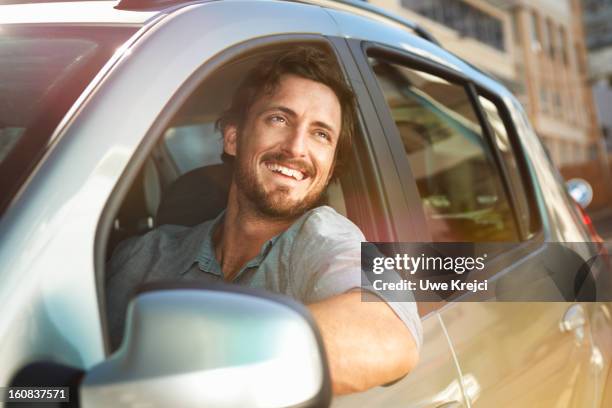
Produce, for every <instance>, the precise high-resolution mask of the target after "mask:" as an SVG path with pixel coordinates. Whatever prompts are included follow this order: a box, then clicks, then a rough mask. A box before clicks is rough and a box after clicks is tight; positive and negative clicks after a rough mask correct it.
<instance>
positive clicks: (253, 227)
mask: <svg viewBox="0 0 612 408" xmlns="http://www.w3.org/2000/svg"><path fill="white" fill-rule="evenodd" d="M232 190H233V189H232ZM294 221H295V220H294V219H277V218H271V217H265V216H263V215H261V214H259V213H258V211H257V210H256V209H253V208H251V207H249V206H248V205H245V204H242V205H241V203H239V201H238V197H237V196H236V191H235V190H234V191H231V190H230V195H229V197H228V205H227V209H226V211H225V216H224V219H223V223H222V224H221V225H219V226H218V227H217V228H216V230H215V231H214V235H213V243H214V247H215V257H216V258H217V261H218V262H219V265H220V266H221V270H222V271H223V279H224V280H226V281H232V280H233V279H234V278H235V277H236V275H237V274H238V272H239V271H240V270H241V269H242V267H244V265H245V264H246V263H247V262H248V261H250V260H251V259H253V258H255V257H256V256H257V255H258V254H259V252H260V251H261V248H262V246H263V245H264V244H265V243H266V242H267V241H269V240H270V239H271V238H273V237H275V236H276V235H278V234H280V233H282V232H284V231H285V230H287V228H289V227H290V226H291V224H293V222H294Z"/></svg>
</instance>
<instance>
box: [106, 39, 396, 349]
mask: <svg viewBox="0 0 612 408" xmlns="http://www.w3.org/2000/svg"><path fill="white" fill-rule="evenodd" d="M295 43H300V44H309V43H311V44H318V45H321V44H324V45H325V46H327V47H328V48H329V49H330V50H331V51H332V52H333V53H334V55H335V56H336V60H337V63H338V65H339V67H340V69H341V70H343V73H344V75H345V79H346V81H347V84H349V85H351V86H354V85H355V83H354V81H353V80H351V78H350V76H351V73H354V72H352V71H354V70H355V67H354V66H351V64H354V62H353V60H352V58H351V59H348V60H347V55H350V54H349V51H348V48H347V46H346V43H345V42H344V40H343V39H341V38H337V37H333V36H325V35H320V34H273V35H269V36H265V37H259V38H254V39H251V40H249V41H246V42H243V43H240V44H236V45H230V46H228V47H227V48H226V49H224V50H223V51H222V52H221V53H219V54H217V55H215V56H214V57H213V58H210V59H208V60H206V61H203V62H202V64H201V65H200V67H199V68H198V69H197V70H195V71H194V72H193V73H192V74H191V75H190V76H189V77H188V78H185V80H184V81H183V83H182V85H181V87H180V88H179V89H178V90H177V91H176V92H175V94H174V95H173V96H172V98H170V99H169V100H168V101H167V102H166V104H165V106H164V109H163V110H162V111H161V112H160V114H159V115H158V116H157V118H156V119H155V121H154V122H153V124H152V125H151V126H150V127H149V129H148V131H147V132H146V134H145V135H144V136H143V137H142V139H141V141H140V143H139V144H138V146H137V148H136V149H135V151H134V153H133V154H132V156H131V158H130V160H129V162H128V164H127V165H126V167H125V169H124V171H123V173H122V174H121V177H120V178H119V181H118V182H117V184H116V185H115V186H114V187H113V190H112V192H111V194H110V196H109V198H108V200H107V201H106V203H105V205H104V208H103V210H102V212H101V214H100V217H99V221H98V225H97V229H96V235H95V241H94V273H95V280H96V291H97V296H98V303H99V310H100V321H101V326H102V330H101V331H102V336H103V339H102V340H103V343H104V348H105V354H106V356H107V357H108V355H109V353H110V338H109V332H108V323H107V316H106V305H105V302H106V285H105V278H106V251H107V244H108V242H109V238H110V237H111V233H112V225H113V221H114V218H115V217H116V215H117V214H118V212H119V210H120V208H121V205H122V202H123V200H124V198H125V197H126V196H127V194H128V192H129V191H130V189H131V188H132V187H133V185H134V182H135V180H136V177H137V175H138V173H139V172H140V171H141V169H142V168H143V166H144V165H145V162H146V160H147V159H149V158H150V157H152V155H153V154H154V152H155V149H156V148H157V147H158V145H159V142H160V140H162V138H163V135H164V132H165V130H166V129H167V128H168V126H169V125H170V124H171V123H172V121H173V119H174V118H175V116H176V114H177V112H178V111H179V110H180V109H181V107H182V106H183V105H184V104H185V102H187V101H188V100H189V98H190V97H191V96H192V95H193V93H194V91H196V90H197V88H198V87H199V86H200V85H201V84H202V82H203V81H205V80H206V79H207V78H209V77H210V75H212V74H214V73H215V72H216V71H217V70H218V69H220V68H221V69H222V67H223V66H224V65H225V64H226V63H228V62H229V61H232V60H234V59H235V58H239V57H241V56H244V55H246V54H248V53H256V52H257V51H258V50H264V49H269V48H270V47H271V46H274V45H281V44H282V45H286V44H295ZM357 86H359V83H357ZM360 91H361V92H363V89H360ZM355 92H358V90H355ZM356 106H357V112H356V116H357V119H358V121H357V127H358V128H359V131H357V132H356V135H355V139H354V143H353V147H352V153H353V159H355V160H353V162H354V163H353V164H352V165H351V168H350V169H349V171H347V172H346V174H344V175H343V176H342V177H341V178H340V181H341V185H342V189H343V192H345V202H346V207H347V211H348V215H349V218H351V219H352V220H353V221H354V222H355V223H356V224H357V225H358V226H359V227H360V228H361V229H362V231H363V232H364V234H365V235H366V236H368V234H370V236H372V234H374V235H373V237H374V238H380V236H379V235H376V232H377V231H376V228H375V226H376V218H375V217H374V216H373V214H375V210H376V209H378V208H382V209H387V206H386V205H385V203H384V201H385V199H384V197H381V195H380V192H379V191H377V193H376V194H373V195H372V197H369V195H368V194H364V192H366V193H367V192H368V188H369V187H370V186H371V185H372V184H371V182H369V181H368V177H367V174H366V173H367V172H368V168H369V167H370V166H371V164H372V160H371V154H369V153H371V150H369V147H368V146H367V145H364V144H363V143H362V140H361V139H363V138H362V137H360V136H362V135H363V136H366V135H367V134H368V131H367V129H366V128H365V123H366V122H367V119H368V118H367V117H364V116H363V113H362V112H361V111H360V105H359V103H356ZM366 143H367V142H366ZM351 170H357V171H358V173H357V174H351ZM387 219H388V218H387ZM379 221H380V220H379ZM382 237H383V238H390V239H393V238H394V237H395V236H394V235H393V232H391V231H385V232H384V233H383V234H382Z"/></svg>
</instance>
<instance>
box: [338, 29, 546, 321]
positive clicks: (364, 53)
mask: <svg viewBox="0 0 612 408" xmlns="http://www.w3.org/2000/svg"><path fill="white" fill-rule="evenodd" d="M348 43H349V46H350V49H351V52H352V54H353V57H354V58H355V60H356V64H357V66H358V67H359V69H360V72H361V74H362V76H363V79H364V85H365V86H366V87H367V89H368V92H369V94H370V95H371V97H372V100H373V103H374V104H376V105H377V106H380V107H381V108H379V110H378V111H377V112H378V120H379V121H380V123H381V125H382V128H383V129H384V137H385V139H386V142H387V143H388V145H389V147H390V149H391V151H392V152H393V160H394V161H395V167H396V169H398V172H400V171H401V172H400V174H399V176H400V177H401V178H402V179H403V185H404V186H408V190H407V191H408V192H410V191H412V192H413V195H412V196H410V195H409V194H406V192H405V194H404V197H405V199H406V200H407V201H409V204H408V205H409V206H411V207H414V206H415V205H416V204H418V205H419V206H421V207H422V202H421V197H420V194H419V193H418V189H417V186H416V181H415V180H414V177H413V174H412V171H411V170H410V165H409V162H408V159H407V158H406V156H405V154H404V153H403V152H404V148H403V145H402V142H401V139H400V136H399V131H398V130H397V127H396V125H395V122H394V121H393V117H392V115H391V112H390V110H389V109H388V107H387V104H386V101H385V99H384V95H383V93H382V90H381V89H380V86H379V84H378V81H377V80H376V76H375V74H374V72H373V71H372V68H371V66H370V64H369V62H368V58H369V55H368V51H371V50H376V51H378V52H380V53H381V56H382V57H383V58H384V59H386V60H387V61H389V62H396V63H398V64H401V65H404V66H407V67H409V68H412V69H416V70H421V71H424V72H427V73H429V74H432V75H435V76H439V77H441V78H442V79H445V80H447V81H449V82H451V83H455V84H459V85H462V84H464V86H465V89H466V94H468V95H470V96H469V98H470V101H471V102H472V105H473V108H474V111H475V112H476V114H477V115H478V120H479V123H480V125H481V128H482V136H483V138H485V139H486V140H487V145H488V146H489V147H490V149H491V151H492V152H493V154H494V158H495V165H496V166H497V167H496V168H497V171H498V172H499V174H500V177H501V179H502V180H501V182H502V184H503V186H504V189H505V191H506V192H507V199H508V201H509V204H510V205H511V206H512V212H513V219H514V223H515V227H516V228H517V234H519V238H522V235H520V234H522V232H521V229H520V228H521V227H520V222H519V218H518V217H517V214H516V211H517V208H518V207H517V203H516V197H515V195H514V193H513V192H512V194H510V192H511V191H512V190H511V189H512V187H511V184H510V180H509V177H508V174H507V170H506V168H505V166H504V165H503V160H502V158H501V156H500V155H501V153H500V152H499V150H498V148H497V146H496V144H495V141H494V139H493V133H492V129H491V128H490V125H489V123H488V119H486V113H485V112H484V111H483V108H482V106H481V104H480V102H479V101H478V95H479V94H478V92H481V93H482V95H483V96H487V97H488V96H493V98H491V100H492V102H499V101H500V100H501V98H500V97H499V96H497V95H496V94H495V92H494V91H492V90H490V89H488V88H487V87H486V86H484V85H483V84H481V83H479V82H478V81H476V80H474V79H473V78H470V77H468V76H467V75H465V74H463V73H461V72H459V71H455V70H453V69H451V68H449V67H446V66H443V65H441V64H439V63H436V62H435V61H432V60H430V59H427V58H424V57H423V56H420V55H417V54H414V53H410V52H408V51H406V50H403V49H399V48H397V47H394V46H392V45H389V44H383V43H380V42H372V41H364V40H359V39H350V40H348ZM496 106H498V107H499V105H496ZM502 106H503V107H504V109H503V111H502V112H500V114H502V115H503V120H504V121H509V123H512V121H511V119H510V117H506V115H507V114H508V110H507V108H506V106H505V104H503V105H502ZM505 124H506V126H507V123H506V122H505ZM506 128H507V130H508V133H509V134H508V136H509V137H510V138H512V139H515V138H517V137H518V133H517V132H516V129H515V128H514V125H512V126H511V127H508V126H507V127H506ZM518 140H520V139H518ZM513 147H514V144H513ZM521 152H522V154H524V151H523V150H522V148H521ZM517 159H519V158H517ZM524 159H525V157H521V158H520V160H517V161H520V162H521V165H524V166H526V167H527V164H526V163H524ZM527 170H528V168H527ZM526 174H530V177H529V180H530V182H531V178H532V177H535V176H533V175H532V174H531V173H530V172H529V171H527V173H526ZM533 192H534V190H533V188H531V193H532V194H533ZM533 197H534V198H535V195H534V196H533ZM417 202H418V203H417ZM535 205H536V207H535V208H536V209H537V211H538V217H539V219H540V220H542V214H541V212H540V210H539V209H538V207H537V202H536V203H535ZM416 213H419V212H414V214H416ZM420 216H422V217H423V219H422V221H423V222H424V223H425V222H426V220H425V214H424V212H423V211H421V212H420ZM428 235H429V234H422V235H421V236H422V237H423V238H424V239H421V240H419V241H420V242H432V239H431V237H430V236H428ZM427 238H429V239H427ZM544 244H545V243H544V232H543V226H542V225H541V228H540V230H539V233H538V234H535V235H534V236H533V237H531V239H529V240H522V241H517V242H515V245H514V246H513V248H512V249H510V250H508V251H505V252H500V253H498V254H495V255H494V256H493V257H491V258H490V259H489V261H488V263H487V273H486V277H487V278H493V277H495V276H501V275H502V274H504V273H506V272H507V271H508V270H509V269H512V268H513V266H515V265H517V264H520V263H521V262H523V261H524V260H525V259H526V258H528V257H529V256H531V255H533V254H534V253H535V252H536V251H539V250H540V249H541V248H542V246H543V245H544ZM464 296H469V294H465V295H464ZM462 297H463V296H462ZM451 304H452V303H441V304H439V305H436V306H435V307H433V308H430V309H428V310H427V313H426V314H425V315H423V316H422V317H425V316H426V315H429V314H430V313H432V312H435V311H437V310H439V309H440V308H442V307H446V306H450V305H451Z"/></svg>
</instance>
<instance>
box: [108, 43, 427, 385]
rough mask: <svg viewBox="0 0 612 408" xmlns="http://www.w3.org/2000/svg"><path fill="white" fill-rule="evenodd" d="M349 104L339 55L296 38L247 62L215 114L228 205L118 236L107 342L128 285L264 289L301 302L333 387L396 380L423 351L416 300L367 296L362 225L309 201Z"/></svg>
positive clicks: (340, 135) (326, 176) (333, 154)
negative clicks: (290, 46) (230, 172)
mask: <svg viewBox="0 0 612 408" xmlns="http://www.w3.org/2000/svg"><path fill="white" fill-rule="evenodd" d="M353 112H354V102H353V95H352V92H351V91H350V89H348V88H347V86H346V84H345V82H344V81H343V78H342V75H341V74H340V71H339V69H338V67H337V66H336V64H335V61H334V59H333V58H332V57H331V56H329V55H328V54H327V53H325V52H323V51H321V50H318V49H315V48H310V47H298V48H297V49H295V50H292V51H289V52H285V53H283V54H282V55H280V56H277V57H276V58H274V59H273V60H270V61H266V62H264V63H262V64H260V65H259V66H257V67H256V68H254V69H253V70H252V71H251V72H250V73H249V74H248V75H247V77H246V79H245V80H244V81H243V83H242V84H241V85H240V86H239V88H238V90H237V92H236V93H235V95H234V98H233V102H232V106H231V107H230V109H229V110H228V111H226V112H225V113H224V114H223V116H222V118H221V119H220V120H219V122H218V126H219V128H220V129H221V131H222V133H223V147H224V154H225V155H226V156H231V157H234V159H235V163H234V167H235V170H234V176H233V180H232V183H231V186H230V191H229V196H228V205H227V208H226V210H225V211H224V212H223V213H222V214H221V215H219V216H218V217H217V218H216V219H215V220H212V221H207V222H205V223H203V224H200V225H198V226H196V227H193V228H187V227H179V226H162V227H160V228H157V229H156V230H154V231H152V232H150V233H148V234H146V235H145V236H144V237H140V238H136V239H132V240H129V241H127V242H126V243H124V244H122V245H121V246H120V247H119V248H118V249H117V250H116V251H115V253H114V254H113V258H112V259H111V261H110V263H109V268H110V271H109V278H108V284H107V294H108V295H107V297H108V299H107V305H108V308H109V313H108V314H109V324H110V328H111V335H112V337H113V345H114V346H117V343H118V341H119V339H120V337H121V331H122V328H123V319H124V314H125V308H126V304H127V301H128V295H129V293H130V292H131V291H132V290H133V289H134V288H135V287H136V286H137V285H140V284H141V283H143V282H145V281H152V280H162V279H165V280H167V279H175V280H179V279H182V280H197V281H203V282H205V281H214V280H220V279H223V280H225V281H228V282H233V283H237V284H242V285H247V286H251V287H260V288H265V289H268V290H271V291H275V292H279V293H283V294H286V295H289V296H292V297H294V298H296V299H298V300H300V301H302V302H303V303H305V304H307V306H308V308H309V309H310V312H311V313H312V315H313V316H314V318H315V320H316V322H317V324H318V326H319V329H320V331H321V334H322V336H323V341H324V344H325V348H326V351H327V354H328V360H329V363H330V370H331V377H332V384H333V390H334V393H335V394H345V393H349V392H355V391H361V390H365V389H368V388H370V387H372V386H375V385H381V384H385V383H389V382H392V381H394V380H396V379H398V378H400V377H402V376H403V375H405V374H406V373H408V372H409V371H410V370H411V369H412V368H413V367H414V366H415V364H416V362H417V359H418V351H417V350H418V346H419V345H420V342H421V327H420V322H419V318H418V315H417V313H416V308H415V305H414V303H395V304H391V303H385V302H363V301H362V293H361V289H360V286H361V272H360V265H361V264H360V242H361V241H364V240H365V239H364V237H363V235H362V233H361V231H360V230H359V229H358V228H357V227H356V226H355V225H354V224H353V223H351V222H350V221H349V220H347V219H346V218H344V217H342V216H341V215H339V214H338V213H336V212H335V211H334V210H333V209H331V208H330V207H325V206H323V207H317V208H314V207H315V206H316V204H317V202H318V201H319V199H320V197H321V194H322V193H323V191H324V190H325V188H326V186H327V184H328V183H329V181H330V179H332V177H334V176H337V172H338V171H339V170H340V169H341V167H342V166H343V165H344V164H345V163H344V161H345V160H346V157H347V154H348V150H349V149H350V138H351V134H352V132H353V128H354V124H353V122H354V120H353Z"/></svg>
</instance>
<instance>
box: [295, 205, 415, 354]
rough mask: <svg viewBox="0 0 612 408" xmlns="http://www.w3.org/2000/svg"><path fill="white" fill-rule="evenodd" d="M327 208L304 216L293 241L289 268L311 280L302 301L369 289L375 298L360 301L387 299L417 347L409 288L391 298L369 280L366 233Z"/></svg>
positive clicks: (412, 300)
mask: <svg viewBox="0 0 612 408" xmlns="http://www.w3.org/2000/svg"><path fill="white" fill-rule="evenodd" d="M326 208H328V210H324V211H322V212H316V213H314V214H313V215H312V216H311V217H309V219H308V220H306V222H305V223H304V225H303V226H302V228H301V230H300V231H299V232H298V236H297V237H296V240H295V243H294V248H293V254H294V255H295V254H300V256H299V257H298V256H294V257H293V258H295V260H294V262H292V263H293V265H292V268H296V270H297V273H298V274H299V275H300V276H302V277H305V276H308V277H309V281H310V284H308V285H305V287H307V288H308V292H307V293H304V294H303V297H304V302H305V303H314V302H319V301H322V300H324V299H327V298H329V297H332V296H335V295H338V294H341V293H345V292H348V291H350V290H355V289H357V288H359V289H361V290H365V291H368V292H371V293H373V294H374V295H376V298H375V299H372V297H369V298H368V299H370V300H363V301H384V302H386V303H387V305H389V307H390V308H391V309H392V310H393V312H395V314H396V315H397V316H398V317H399V318H400V320H401V321H402V322H403V323H404V324H405V325H406V327H407V328H408V329H409V330H410V333H411V334H412V336H413V338H414V340H415V342H416V344H417V347H418V348H419V349H420V348H421V345H422V343H423V329H422V325H421V320H420V318H419V315H418V311H417V307H416V302H415V301H414V297H413V296H412V294H411V293H410V292H408V293H406V294H405V296H402V297H401V298H398V297H394V298H393V299H391V298H389V297H388V296H387V294H385V293H382V292H378V291H376V290H375V289H374V288H373V287H372V286H371V285H370V284H369V281H368V280H367V279H366V278H365V275H364V273H363V271H362V268H361V242H362V241H365V237H364V236H363V234H362V232H361V231H360V230H359V228H358V227H357V226H356V225H355V224H353V223H352V222H351V221H350V220H348V219H347V218H345V217H343V216H341V215H339V214H338V213H336V212H335V211H334V210H333V209H331V208H329V207H326ZM330 212H333V213H330Z"/></svg>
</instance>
